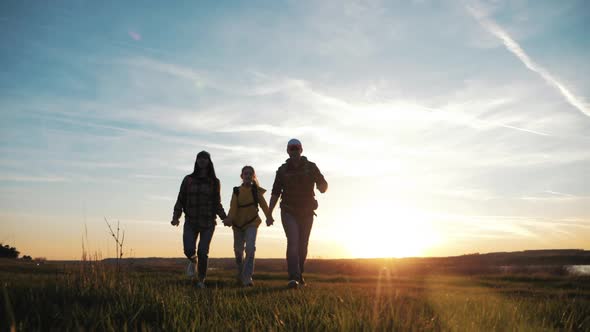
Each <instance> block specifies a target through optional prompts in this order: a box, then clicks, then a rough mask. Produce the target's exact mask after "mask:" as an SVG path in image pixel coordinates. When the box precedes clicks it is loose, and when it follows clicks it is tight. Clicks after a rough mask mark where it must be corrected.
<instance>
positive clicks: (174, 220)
mask: <svg viewBox="0 0 590 332" xmlns="http://www.w3.org/2000/svg"><path fill="white" fill-rule="evenodd" d="M170 224H172V226H177V227H178V224H180V220H178V219H172V221H171V222H170Z"/></svg>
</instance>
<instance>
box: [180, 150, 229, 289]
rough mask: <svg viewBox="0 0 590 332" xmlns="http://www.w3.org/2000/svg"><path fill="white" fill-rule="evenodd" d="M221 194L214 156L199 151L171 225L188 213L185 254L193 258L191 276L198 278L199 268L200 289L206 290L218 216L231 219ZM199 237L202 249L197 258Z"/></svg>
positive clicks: (185, 216) (182, 190) (184, 184)
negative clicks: (224, 206) (210, 251)
mask: <svg viewBox="0 0 590 332" xmlns="http://www.w3.org/2000/svg"><path fill="white" fill-rule="evenodd" d="M220 191H221V185H220V183H219V179H218V178H217V176H216V175H215V167H214V166H213V162H212V161H211V155H209V153H208V152H206V151H201V152H199V154H197V159H196V161H195V169H194V171H193V172H192V173H191V174H189V175H187V176H185V177H184V179H183V180H182V184H181V185H180V191H179V193H178V199H177V200H176V204H175V205H174V215H173V217H172V222H171V224H172V225H174V226H178V224H179V223H180V216H181V215H182V212H184V230H183V234H182V242H183V245H184V254H185V255H186V257H187V258H188V259H189V263H188V266H187V275H188V276H189V277H194V275H195V265H197V272H198V282H197V287H199V288H205V278H206V277H207V261H208V259H209V246H210V244H211V239H212V238H213V232H214V231H215V225H216V224H217V223H216V221H215V219H216V216H219V217H220V218H221V219H225V218H227V215H226V214H225V211H224V210H223V206H222V205H221V195H220ZM199 236H200V239H199V247H198V250H196V253H197V254H196V255H195V249H196V248H195V246H196V242H197V238H198V237H199ZM197 259H198V264H197Z"/></svg>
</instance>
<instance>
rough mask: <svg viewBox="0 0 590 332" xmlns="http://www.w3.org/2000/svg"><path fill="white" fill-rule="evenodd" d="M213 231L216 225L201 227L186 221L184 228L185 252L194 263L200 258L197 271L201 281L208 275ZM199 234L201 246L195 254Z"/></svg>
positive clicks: (183, 241)
mask: <svg viewBox="0 0 590 332" xmlns="http://www.w3.org/2000/svg"><path fill="white" fill-rule="evenodd" d="M213 232H215V226H212V227H210V228H207V229H200V228H199V227H198V226H196V225H194V224H192V223H189V222H185V223H184V230H183V233H182V243H183V245H184V254H185V255H186V257H187V258H188V259H189V260H190V261H191V262H193V263H196V260H197V258H198V264H197V271H198V276H199V280H200V281H204V280H205V278H206V277H207V261H208V260H209V246H210V245H211V239H212V238H213ZM199 235H200V236H201V238H200V239H199V248H198V249H197V250H196V251H197V255H196V256H195V249H196V248H195V247H196V243H197V238H198V237H199Z"/></svg>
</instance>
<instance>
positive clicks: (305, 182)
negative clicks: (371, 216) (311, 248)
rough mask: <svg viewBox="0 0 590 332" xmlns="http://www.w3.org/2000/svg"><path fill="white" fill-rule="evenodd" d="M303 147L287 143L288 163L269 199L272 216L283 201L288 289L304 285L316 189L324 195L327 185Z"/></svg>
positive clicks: (278, 174)
mask: <svg viewBox="0 0 590 332" xmlns="http://www.w3.org/2000/svg"><path fill="white" fill-rule="evenodd" d="M302 152H303V147H302V145H301V142H300V141H299V140H297V139H291V140H290V141H289V142H288V143H287V153H288V154H289V159H287V161H286V162H285V163H284V164H283V165H281V167H279V169H278V170H277V173H276V176H275V181H274V184H273V187H272V195H271V199H270V212H271V214H272V211H273V209H274V207H275V205H276V204H277V201H278V199H279V197H281V196H282V198H281V221H282V223H283V229H284V230H285V234H286V236H287V265H288V271H289V284H288V287H289V288H297V287H299V285H305V279H303V271H304V265H305V259H306V258H307V245H308V243H309V235H310V233H311V227H312V225H313V217H314V215H315V210H316V209H317V207H318V202H317V201H316V200H315V197H314V196H315V193H314V185H316V186H317V188H318V190H319V191H320V193H325V192H326V190H327V189H328V183H327V182H326V180H325V179H324V176H323V175H322V173H321V172H320V170H319V168H318V167H317V166H316V164H314V163H312V162H311V161H309V160H307V158H306V157H304V156H302V155H301V154H302Z"/></svg>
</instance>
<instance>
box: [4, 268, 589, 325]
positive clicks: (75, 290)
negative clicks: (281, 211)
mask: <svg viewBox="0 0 590 332" xmlns="http://www.w3.org/2000/svg"><path fill="white" fill-rule="evenodd" d="M225 263H226V264H225V265H227V268H215V269H213V270H212V271H211V272H210V274H209V278H208V289H205V290H202V289H197V288H196V287H195V285H194V283H192V282H190V281H189V280H187V279H186V278H185V277H184V275H183V273H182V272H183V268H184V262H183V261H179V262H178V263H174V264H167V265H157V264H153V265H150V264H147V263H146V264H143V265H141V266H133V267H131V266H126V267H125V268H124V269H123V270H122V271H121V272H119V273H117V271H116V269H115V267H114V265H113V264H105V263H103V262H81V263H51V262H49V263H46V264H42V265H40V266H37V265H36V264H34V263H24V262H15V261H6V260H4V261H0V271H1V272H0V280H1V281H2V293H3V295H2V296H3V300H2V301H1V302H0V303H2V308H1V312H0V315H1V316H0V324H1V328H2V330H9V329H11V328H15V329H16V330H23V331H29V330H39V329H40V330H50V329H55V330H80V329H84V330H127V329H131V330H168V331H169V330H182V331H186V330H311V331H316V330H401V331H414V330H419V331H424V330H426V331H430V330H435V331H438V330H452V331H493V330H495V331H498V330H499V331H506V330H520V331H540V330H565V331H589V330H590V279H589V278H588V277H568V276H549V275H537V276H532V275H528V276H525V275H513V274H494V275H471V276H466V275H441V274H437V275H434V274H428V273H421V274H417V275H404V274H400V273H398V272H396V271H395V269H392V268H391V267H380V268H375V269H374V270H372V271H371V269H365V270H363V272H362V273H360V272H358V271H357V272H355V274H354V275H352V274H349V275H347V274H343V273H342V272H338V273H334V272H332V273H330V272H329V271H324V272H322V273H318V272H317V270H318V269H317V268H316V269H315V270H316V273H310V274H309V275H307V276H306V279H307V280H308V281H309V283H310V285H309V286H308V287H305V288H303V289H299V290H288V289H286V287H285V286H286V280H285V273H284V272H277V271H276V269H277V268H276V266H270V265H269V268H265V266H264V263H260V264H258V265H259V266H257V273H256V275H255V282H256V285H255V287H254V288H241V287H237V286H236V285H235V283H234V279H233V270H231V269H230V268H229V267H230V264H227V261H226V262H225ZM213 265H214V264H213ZM218 265H219V266H224V265H223V264H218ZM311 265H312V266H316V267H317V266H322V262H321V261H315V262H312V264H311ZM384 266H385V265H384Z"/></svg>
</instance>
